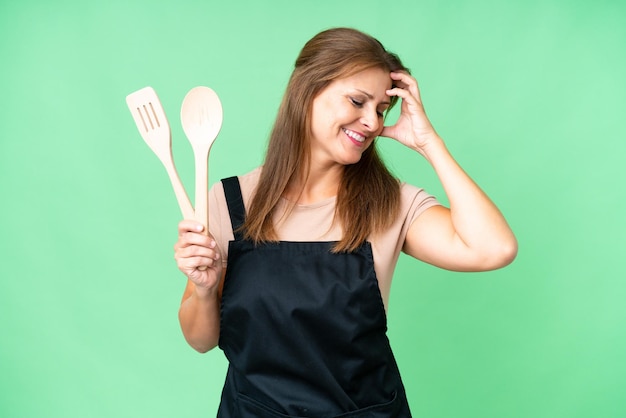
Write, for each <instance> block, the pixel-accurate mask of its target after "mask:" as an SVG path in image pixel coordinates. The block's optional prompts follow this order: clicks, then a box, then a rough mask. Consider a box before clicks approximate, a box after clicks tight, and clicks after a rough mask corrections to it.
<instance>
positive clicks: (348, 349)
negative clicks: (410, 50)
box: [175, 28, 517, 417]
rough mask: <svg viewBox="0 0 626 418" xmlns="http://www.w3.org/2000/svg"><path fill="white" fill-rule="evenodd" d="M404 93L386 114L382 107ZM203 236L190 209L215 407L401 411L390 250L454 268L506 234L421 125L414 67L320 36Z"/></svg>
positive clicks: (504, 257) (193, 286)
mask: <svg viewBox="0 0 626 418" xmlns="http://www.w3.org/2000/svg"><path fill="white" fill-rule="evenodd" d="M397 100H401V113H400V116H399V118H398V120H397V121H396V122H395V124H393V125H391V126H384V124H383V122H384V114H385V113H386V112H387V111H388V110H389V109H390V108H391V107H392V106H393V105H394V103H395V102H396V101H397ZM378 136H385V137H389V138H392V139H395V140H396V141H399V142H400V143H402V144H404V145H405V146H406V147H408V148H409V149H410V150H413V151H417V152H418V153H420V154H422V156H423V157H425V158H426V159H427V160H428V161H429V162H430V164H432V166H433V168H434V169H435V171H436V173H437V175H438V176H439V178H440V180H441V182H442V184H443V187H444V190H445V192H446V194H447V196H448V198H449V201H450V208H449V209H448V208H446V207H444V206H442V205H440V204H439V203H438V202H437V201H436V200H435V199H434V198H433V197H432V196H429V195H428V194H427V193H425V192H424V191H423V190H421V189H418V188H416V187H414V186H411V185H407V184H402V183H400V182H399V181H397V180H396V179H395V178H394V177H393V176H392V175H391V174H390V173H389V171H388V170H387V169H386V167H385V166H384V164H383V163H382V161H381V159H380V158H379V156H378V153H377V151H376V146H375V142H376V138H377V137H378ZM210 207H211V210H210V214H211V218H210V220H209V225H210V228H209V229H210V231H209V232H210V233H209V235H208V236H206V235H204V234H203V233H202V232H203V227H202V226H201V225H199V224H198V223H196V222H193V221H190V220H184V221H182V222H181V223H180V224H179V239H178V242H177V243H176V245H175V258H176V260H177V263H178V267H179V269H180V270H181V271H182V272H183V273H184V274H185V275H186V276H187V277H188V283H187V287H186V289H185V293H184V295H183V300H182V303H181V307H180V312H179V319H180V323H181V327H182V330H183V333H184V335H185V338H186V339H187V341H188V342H189V344H190V345H191V346H192V347H194V348H195V349H196V350H198V351H200V352H206V351H208V350H210V349H212V348H214V347H215V346H216V345H218V343H219V346H220V348H221V349H222V350H223V351H224V353H225V355H226V357H227V358H228V360H229V370H228V374H227V377H226V383H225V385H224V389H223V393H222V402H221V404H220V409H219V412H218V416H220V417H289V416H297V417H335V416H341V417H352V416H359V417H408V416H410V412H409V407H408V403H407V400H406V395H405V392H404V388H403V385H402V381H401V379H400V375H399V372H398V369H397V367H396V363H395V360H394V358H393V354H392V352H391V349H390V348H389V343H388V340H387V337H386V334H385V332H386V316H385V310H386V306H387V301H388V297H389V291H390V286H391V276H392V274H393V270H394V268H395V264H396V261H397V259H398V256H399V253H400V251H404V252H405V253H406V254H409V255H411V256H413V257H415V258H417V259H419V260H422V261H424V262H427V263H430V264H433V265H435V266H439V267H441V268H444V269H450V270H457V271H483V270H490V269H496V268H500V267H503V266H505V265H507V264H508V263H510V262H511V261H512V260H513V258H514V257H515V255H516V252H517V243H516V239H515V237H514V235H513V233H512V231H511V230H510V228H509V227H508V225H507V223H506V221H505V219H504V218H503V216H502V215H501V214H500V212H499V211H498V209H497V208H496V206H495V205H494V204H493V203H492V202H491V201H490V200H489V198H488V197H487V196H486V195H485V194H484V193H483V192H482V191H481V190H480V189H479V187H478V186H477V185H476V184H475V183H474V182H473V181H472V180H471V179H470V178H469V177H468V176H467V175H466V174H465V173H464V172H463V170H462V169H461V167H459V165H458V164H457V163H456V162H455V160H454V159H453V158H452V156H451V155H450V153H449V152H448V150H447V149H446V147H445V145H444V143H443V141H442V140H441V138H440V137H439V136H438V135H437V133H436V131H435V130H434V128H433V127H432V125H431V124H430V122H429V120H428V118H427V117H426V114H425V113H424V108H423V106H422V102H421V99H420V95H419V89H418V86H417V82H416V81H415V79H414V78H413V77H412V76H411V75H410V74H409V72H408V70H407V69H406V68H405V67H404V66H403V65H402V63H401V62H400V60H399V58H398V57H397V56H396V55H394V54H391V53H389V52H387V51H386V50H385V49H384V47H383V46H382V45H381V44H380V43H379V42H378V41H377V40H375V39H374V38H372V37H370V36H368V35H366V34H363V33H361V32H358V31H356V30H352V29H345V28H339V29H331V30H327V31H324V32H321V33H319V34H318V35H316V36H315V37H314V38H312V39H311V40H310V41H309V42H307V44H306V45H305V46H304V48H303V49H302V51H301V53H300V55H299V57H298V59H297V60H296V64H295V69H294V72H293V74H292V76H291V79H290V81H289V85H288V87H287V90H286V93H285V97H284V99H283V102H282V104H281V107H280V109H279V112H278V116H277V119H276V122H275V125H274V129H273V132H272V134H271V136H270V141H269V146H268V151H267V155H266V159H265V163H264V165H263V166H262V167H261V168H258V169H256V170H254V171H253V172H251V173H248V174H246V175H244V176H240V177H238V178H230V179H227V180H225V181H223V182H221V183H218V184H216V185H215V186H214V187H213V188H212V190H211V194H210Z"/></svg>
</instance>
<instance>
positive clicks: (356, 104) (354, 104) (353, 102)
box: [350, 97, 385, 118]
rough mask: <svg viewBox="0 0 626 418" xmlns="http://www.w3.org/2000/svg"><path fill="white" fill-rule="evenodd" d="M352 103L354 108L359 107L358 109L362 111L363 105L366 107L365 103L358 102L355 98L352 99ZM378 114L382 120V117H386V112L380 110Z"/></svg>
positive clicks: (377, 111)
mask: <svg viewBox="0 0 626 418" xmlns="http://www.w3.org/2000/svg"><path fill="white" fill-rule="evenodd" d="M350 103H352V105H353V106H354V107H357V108H359V109H360V108H362V107H363V105H364V103H363V102H362V101H360V100H357V99H355V98H354V97H350ZM376 114H377V115H378V117H380V118H382V117H384V116H385V113H384V111H380V110H376Z"/></svg>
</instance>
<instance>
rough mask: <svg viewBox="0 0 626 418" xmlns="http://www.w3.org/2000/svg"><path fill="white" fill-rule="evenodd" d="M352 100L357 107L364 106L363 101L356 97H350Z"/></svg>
mask: <svg viewBox="0 0 626 418" xmlns="http://www.w3.org/2000/svg"><path fill="white" fill-rule="evenodd" d="M350 102H352V104H353V105H354V106H355V107H359V108H360V107H363V102H361V101H359V100H357V99H355V98H354V97H350Z"/></svg>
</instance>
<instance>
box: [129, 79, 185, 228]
mask: <svg viewBox="0 0 626 418" xmlns="http://www.w3.org/2000/svg"><path fill="white" fill-rule="evenodd" d="M126 104H127V105H128V108H129V109H130V113H131V114H132V115H133V119H134V120H135V124H137V129H139V133H140V134H141V137H142V138H143V139H144V141H146V144H148V146H149V147H150V148H151V149H152V151H154V153H155V154H156V155H157V157H159V160H161V162H162V163H163V166H164V167H165V169H166V170H167V174H168V175H169V178H170V182H171V183H172V187H173V188H174V193H175V194H176V200H178V206H180V211H181V212H182V214H183V217H184V218H185V219H194V210H193V206H191V202H190V201H189V197H188V196H187V192H186V191H185V187H184V186H183V184H182V183H181V181H180V177H179V176H178V172H177V171H176V166H175V165H174V158H173V157H172V135H171V132H170V125H169V123H168V122H167V118H166V117H165V112H164V111H163V107H162V106H161V101H160V100H159V97H158V96H157V94H156V92H155V91H154V89H153V88H152V87H144V88H142V89H141V90H137V91H136V92H134V93H131V94H129V95H128V96H126Z"/></svg>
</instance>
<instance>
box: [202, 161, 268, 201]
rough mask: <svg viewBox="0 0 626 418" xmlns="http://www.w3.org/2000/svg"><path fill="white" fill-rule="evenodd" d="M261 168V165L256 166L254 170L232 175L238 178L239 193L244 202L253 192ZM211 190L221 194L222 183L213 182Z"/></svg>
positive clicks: (222, 190) (222, 192)
mask: <svg viewBox="0 0 626 418" xmlns="http://www.w3.org/2000/svg"><path fill="white" fill-rule="evenodd" d="M261 168H262V167H257V168H255V169H254V170H252V171H249V172H247V173H245V174H242V175H238V176H234V177H237V179H238V180H239V187H240V188H241V194H242V195H243V199H244V201H245V202H247V201H248V200H250V197H251V196H252V193H253V192H254V190H255V189H256V186H257V184H258V183H259V178H260V176H261ZM224 179H225V178H224ZM224 179H222V180H224ZM211 191H212V193H213V194H215V195H221V196H223V195H224V184H223V183H222V181H218V182H216V183H215V184H213V186H211ZM222 200H223V199H222Z"/></svg>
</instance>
